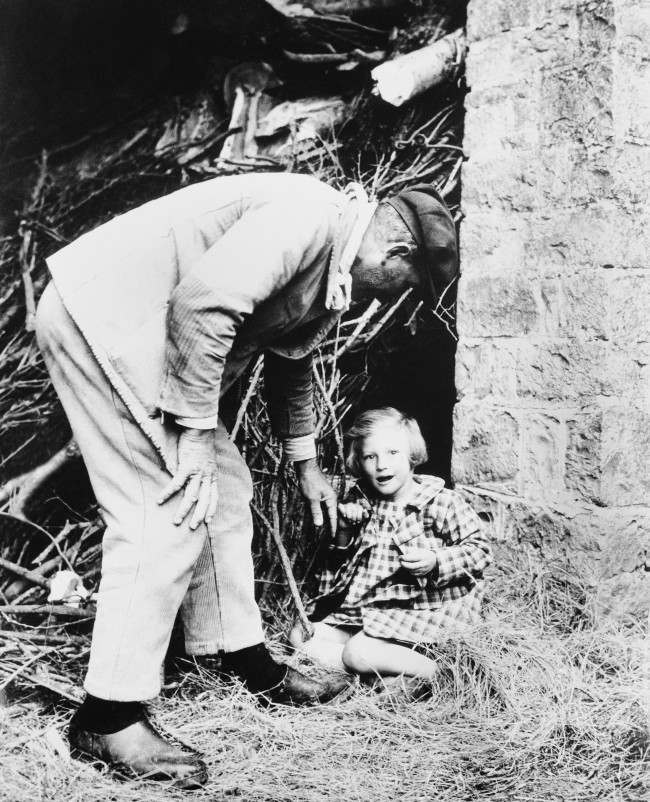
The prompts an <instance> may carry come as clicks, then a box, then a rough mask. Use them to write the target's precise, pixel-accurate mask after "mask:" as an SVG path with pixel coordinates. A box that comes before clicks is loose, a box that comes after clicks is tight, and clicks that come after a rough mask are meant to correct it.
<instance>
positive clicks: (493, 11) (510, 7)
mask: <svg viewBox="0 0 650 802" xmlns="http://www.w3.org/2000/svg"><path fill="white" fill-rule="evenodd" d="M531 2H532V0H470V2H469V3H468V6H467V36H468V38H469V40H470V42H477V41H479V40H481V39H487V38H488V37H490V36H494V35H495V34H499V33H502V32H504V31H510V30H512V29H513V28H518V27H521V26H524V25H527V24H528V22H529V19H530V6H531Z"/></svg>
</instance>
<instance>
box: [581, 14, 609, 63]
mask: <svg viewBox="0 0 650 802" xmlns="http://www.w3.org/2000/svg"><path fill="white" fill-rule="evenodd" d="M576 10H577V23H578V26H577V28H578V30H577V33H578V44H579V48H580V53H581V54H582V55H583V56H585V57H587V58H590V59H594V60H597V59H601V58H603V56H604V55H605V54H607V53H609V52H610V51H611V50H612V48H613V46H614V41H615V38H616V33H617V31H616V20H615V8H614V2H613V1H612V0H578V4H577V9H576Z"/></svg>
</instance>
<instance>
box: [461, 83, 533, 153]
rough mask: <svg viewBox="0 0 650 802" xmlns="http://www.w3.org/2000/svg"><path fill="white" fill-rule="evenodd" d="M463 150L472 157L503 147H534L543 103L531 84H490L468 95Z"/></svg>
mask: <svg viewBox="0 0 650 802" xmlns="http://www.w3.org/2000/svg"><path fill="white" fill-rule="evenodd" d="M465 108H466V114H465V130H464V137H463V149H464V151H465V153H466V154H467V155H468V156H470V158H471V157H472V156H473V155H474V154H478V153H479V152H480V151H481V150H488V151H494V150H495V149H499V148H502V147H523V148H534V147H536V146H537V144H538V142H539V123H538V121H539V106H538V104H537V102H536V101H535V97H534V96H531V92H530V91H529V90H528V87H523V88H522V87H519V88H517V87H514V88H513V87H508V88H503V87H489V88H487V89H483V90H479V91H472V92H469V93H468V94H467V96H466V98H465Z"/></svg>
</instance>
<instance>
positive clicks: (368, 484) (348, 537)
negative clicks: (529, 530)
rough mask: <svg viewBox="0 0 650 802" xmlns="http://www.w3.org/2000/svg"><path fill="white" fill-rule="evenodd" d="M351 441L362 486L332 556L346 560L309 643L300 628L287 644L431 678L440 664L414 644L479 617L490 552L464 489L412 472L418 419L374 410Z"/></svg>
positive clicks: (328, 577) (351, 463) (346, 663)
mask: <svg viewBox="0 0 650 802" xmlns="http://www.w3.org/2000/svg"><path fill="white" fill-rule="evenodd" d="M347 435H348V437H349V439H350V446H349V452H348V457H347V466H348V468H349V470H350V471H351V473H352V474H353V475H354V476H356V477H358V483H357V484H356V486H355V487H353V488H352V490H351V491H350V493H349V494H348V495H347V497H346V498H345V500H344V503H342V504H340V505H339V531H338V533H337V544H338V545H337V546H334V547H333V549H332V551H333V552H338V553H339V554H342V555H343V562H342V564H340V566H339V567H338V568H335V567H333V566H332V565H330V566H328V570H326V571H325V573H324V574H323V576H322V578H321V587H320V593H319V595H318V597H317V598H316V599H315V600H314V613H313V615H312V618H313V619H314V620H315V621H316V623H315V632H314V635H313V637H312V638H310V639H309V640H306V641H304V640H303V639H304V634H303V631H302V628H301V627H296V628H295V629H294V630H293V631H292V633H291V636H290V640H291V642H292V644H293V645H294V646H295V647H296V648H297V649H299V650H300V651H301V652H303V653H304V654H306V655H308V656H309V657H311V658H313V659H316V660H318V661H320V662H322V663H326V664H328V665H332V666H335V667H338V668H345V669H347V670H348V671H352V672H355V673H359V674H375V675H380V676H397V675H405V676H408V677H416V678H419V679H423V680H429V679H431V678H432V677H433V676H434V674H435V672H436V663H435V662H434V661H433V660H432V659H431V658H430V657H428V656H427V655H426V654H424V653H423V652H422V650H417V649H416V648H414V647H415V646H417V645H428V644H433V643H435V642H437V641H440V640H442V639H444V638H447V637H449V636H450V634H451V633H452V632H453V631H454V630H456V631H457V630H458V629H459V628H462V627H463V626H467V625H471V624H474V623H476V622H477V621H478V619H479V615H480V600H481V595H482V587H483V571H484V570H485V568H486V567H487V566H488V565H489V563H490V559H491V558H490V547H489V545H488V543H487V540H486V538H485V534H484V531H483V527H482V525H481V521H480V519H479V518H478V517H477V515H476V514H475V513H474V512H473V510H472V509H471V507H470V506H469V505H468V504H467V503H466V502H465V501H464V500H463V499H462V498H461V496H460V495H459V494H458V493H456V492H454V491H453V490H447V489H446V488H445V487H444V482H443V480H442V479H439V478H438V477H436V476H425V475H416V474H414V473H413V469H414V468H415V467H416V466H418V465H421V464H422V463H423V462H425V461H426V459H427V452H426V446H425V443H424V440H423V438H422V434H421V432H420V429H419V427H418V425H417V423H416V422H415V421H414V420H413V419H412V418H409V417H407V416H406V415H403V414H402V413H401V412H398V411H397V410H396V409H393V408H392V407H384V408H381V409H374V410H370V411H369V412H365V413H363V414H362V415H360V416H359V417H358V418H357V420H356V421H355V423H354V425H353V426H352V428H351V429H350V430H349V432H348V433H347ZM344 541H347V543H346V542H344ZM331 562H332V560H330V563H331ZM339 562H340V560H339Z"/></svg>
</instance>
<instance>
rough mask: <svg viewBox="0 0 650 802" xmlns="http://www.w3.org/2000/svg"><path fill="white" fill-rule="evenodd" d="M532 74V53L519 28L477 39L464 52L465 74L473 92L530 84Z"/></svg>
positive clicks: (533, 65) (533, 67) (533, 64)
mask: <svg viewBox="0 0 650 802" xmlns="http://www.w3.org/2000/svg"><path fill="white" fill-rule="evenodd" d="M534 73H535V54H534V53H533V52H532V51H531V47H530V42H529V40H528V36H527V34H526V33H525V32H522V31H521V30H516V31H508V32H506V33H502V34H500V35H499V36H494V37H488V38H487V39H482V40H480V41H476V42H474V43H473V44H472V45H471V46H470V48H469V50H468V53H467V59H466V63H465V75H466V80H467V85H468V86H469V88H470V89H471V90H472V91H476V90H481V89H484V88H487V87H495V86H504V87H505V86H507V87H511V86H514V85H517V84H522V85H523V84H530V82H531V81H532V80H533V77H532V76H534Z"/></svg>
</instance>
